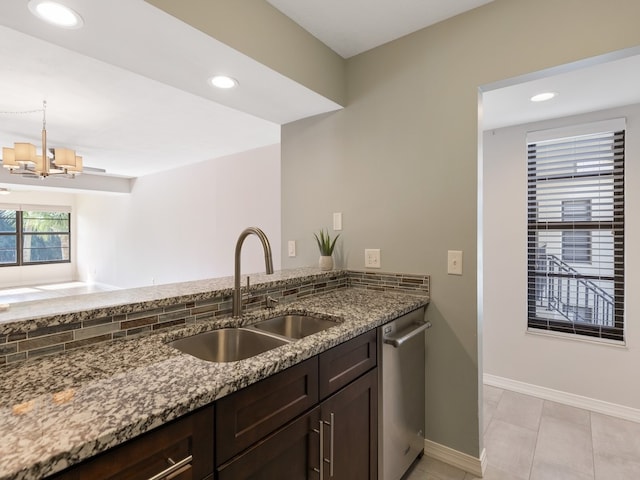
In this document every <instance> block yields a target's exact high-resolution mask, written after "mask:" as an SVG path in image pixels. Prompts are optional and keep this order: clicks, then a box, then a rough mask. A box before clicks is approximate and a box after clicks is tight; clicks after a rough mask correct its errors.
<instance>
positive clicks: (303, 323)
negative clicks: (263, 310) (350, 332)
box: [254, 315, 338, 338]
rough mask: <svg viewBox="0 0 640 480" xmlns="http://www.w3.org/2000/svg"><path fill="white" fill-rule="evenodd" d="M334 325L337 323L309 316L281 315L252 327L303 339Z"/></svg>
mask: <svg viewBox="0 0 640 480" xmlns="http://www.w3.org/2000/svg"><path fill="white" fill-rule="evenodd" d="M336 325H338V323H337V322H334V321H332V320H327V319H325V318H319V317H314V316H311V315H282V316H279V317H275V318H270V319H269V320H264V321H262V322H260V323H256V324H255V325H254V327H255V328H257V329H259V330H264V331H265V332H270V333H275V334H277V335H283V336H285V337H289V338H303V337H306V336H308V335H313V334H314V333H318V332H321V331H323V330H326V329H327V328H331V327H334V326H336Z"/></svg>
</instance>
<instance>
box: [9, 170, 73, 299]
mask: <svg viewBox="0 0 640 480" xmlns="http://www.w3.org/2000/svg"><path fill="white" fill-rule="evenodd" d="M43 181H44V182H55V181H56V179H47V180H43ZM5 187H6V188H8V189H9V190H10V191H11V193H10V194H9V195H6V196H2V197H0V202H1V203H3V204H8V205H12V204H17V205H19V204H22V203H25V204H30V205H61V206H68V207H71V262H70V263H56V264H52V265H27V266H21V267H2V268H0V288H5V287H15V286H20V285H37V284H43V283H54V282H69V281H72V280H76V279H77V268H76V266H77V261H76V259H77V255H76V253H77V245H76V244H75V242H74V239H75V237H76V233H77V228H76V224H77V222H76V195H74V194H70V193H58V192H48V191H22V190H16V189H15V186H14V185H5Z"/></svg>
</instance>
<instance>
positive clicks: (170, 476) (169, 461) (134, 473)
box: [51, 406, 214, 480]
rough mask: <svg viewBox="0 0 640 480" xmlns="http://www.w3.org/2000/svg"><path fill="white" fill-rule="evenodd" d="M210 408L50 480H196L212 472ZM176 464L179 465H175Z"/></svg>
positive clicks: (211, 416)
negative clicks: (159, 477) (150, 479)
mask: <svg viewBox="0 0 640 480" xmlns="http://www.w3.org/2000/svg"><path fill="white" fill-rule="evenodd" d="M213 420H214V419H213V407H211V406H210V407H205V408H203V409H200V410H198V411H197V412H195V413H192V414H189V415H187V416H185V417H183V418H180V419H178V420H174V421H173V422H170V423H168V424H166V425H163V426H162V427H159V428H157V429H155V430H152V431H151V432H149V433H145V434H143V435H141V436H140V437H137V438H135V439H133V440H130V441H128V442H126V443H123V444H122V445H119V446H117V447H114V448H112V449H111V450H108V451H106V452H104V453H102V454H100V455H98V456H96V457H94V458H92V459H89V460H87V461H85V462H83V463H80V464H78V465H76V466H73V467H70V468H69V469H67V470H65V471H64V472H61V473H59V474H56V475H54V476H53V477H52V478H51V480H84V479H91V480H143V479H144V480H146V479H148V478H152V477H153V476H154V475H158V474H159V473H160V472H166V474H165V475H164V476H163V477H162V478H163V479H164V480H190V479H194V480H198V479H202V478H204V477H206V476H207V475H209V474H211V473H212V472H213V430H214V425H213ZM176 464H179V465H176Z"/></svg>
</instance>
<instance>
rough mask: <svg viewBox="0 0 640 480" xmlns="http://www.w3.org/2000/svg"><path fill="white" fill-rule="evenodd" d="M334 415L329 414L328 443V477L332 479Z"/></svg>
mask: <svg viewBox="0 0 640 480" xmlns="http://www.w3.org/2000/svg"><path fill="white" fill-rule="evenodd" d="M335 423H336V422H335V415H334V414H333V412H332V413H331V426H330V429H331V430H330V435H331V442H330V443H329V477H331V478H333V426H334V425H335Z"/></svg>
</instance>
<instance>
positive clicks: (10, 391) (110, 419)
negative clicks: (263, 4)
mask: <svg viewBox="0 0 640 480" xmlns="http://www.w3.org/2000/svg"><path fill="white" fill-rule="evenodd" d="M283 281H284V279H283ZM110 293H112V292H110ZM153 295H156V293H154V294H153ZM137 298H140V296H138V297H137ZM427 303H428V297H427V296H418V295H409V294H403V293H397V292H386V291H372V290H364V289H359V288H345V289H339V290H335V291H332V292H329V293H325V294H321V295H317V296H312V297H307V298H305V299H302V300H297V301H295V302H292V303H290V304H288V305H285V306H281V307H278V308H276V309H274V310H269V311H267V310H260V311H257V312H253V313H251V314H248V315H247V316H245V317H243V318H241V319H231V318H226V319H218V320H208V321H200V322H196V323H195V324H190V325H188V326H186V327H180V328H176V329H173V330H169V331H164V332H163V333H156V334H153V335H149V336H147V337H141V338H134V339H122V340H117V341H113V342H111V343H107V344H98V345H95V346H92V347H87V348H83V349H78V350H74V351H70V352H68V353H64V354H60V355H55V356H50V357H44V358H41V359H38V360H35V361H29V362H25V363H22V364H19V365H15V366H10V367H7V368H6V369H4V370H3V371H2V376H3V377H2V383H1V384H0V430H1V431H2V439H1V440H0V480H2V479H13V480H19V479H37V478H42V477H44V476H46V475H49V474H52V473H55V472H57V471H61V470H63V469H64V468H66V467H68V466H69V465H72V464H75V463H78V462H80V461H82V460H84V459H86V458H89V457H91V456H93V455H95V454H97V453H99V452H102V451H104V450H106V449H108V448H110V447H113V446H115V445H117V444H120V443H122V442H124V441H126V440H129V439H131V438H133V437H135V436H137V435H140V434H142V433H144V432H147V431H149V430H151V429H153V428H155V427H158V426H160V425H162V424H163V423H165V422H167V421H170V420H172V419H175V418H177V417H179V416H181V415H184V414H186V413H188V412H190V411H193V410H195V409H197V408H199V407H202V406H205V405H207V404H209V403H211V402H213V401H215V400H216V399H218V398H221V397H223V396H225V395H227V394H229V393H231V392H234V391H236V390H239V389H241V388H243V387H246V386H247V385H250V384H252V383H255V382H257V381H259V380H261V379H263V378H266V377H268V376H269V375H272V374H274V373H276V372H279V371H281V370H284V369H285V368H288V367H290V366H292V365H295V364H296V363H299V362H301V361H303V360H305V359H307V358H310V357H312V356H314V355H317V354H318V353H320V352H322V351H324V350H327V349H329V348H331V347H333V346H335V345H338V344H340V343H342V342H344V341H346V340H349V339H351V338H353V337H355V336H357V335H359V334H361V333H364V332H366V331H368V330H371V329H373V328H375V327H377V326H379V325H381V324H383V323H386V322H387V321H389V320H392V319H394V318H396V317H398V316H400V315H402V314H404V313H407V312H409V311H412V310H415V309H416V308H420V307H422V306H424V305H426V304H427ZM283 312H297V313H302V312H306V313H316V314H320V315H324V316H327V317H330V318H334V319H340V320H341V322H340V323H338V324H337V325H336V326H335V327H332V328H330V329H328V330H325V331H323V332H320V333H317V334H315V335H311V336H309V337H306V338H303V339H301V340H297V341H293V342H291V343H288V344H286V345H283V346H281V347H278V348H276V349H274V350H270V351H267V352H265V353H262V354H260V355H257V356H255V357H252V358H249V359H246V360H241V361H238V362H232V363H211V362H206V361H203V360H199V359H197V358H195V357H192V356H190V355H187V354H183V353H181V352H179V351H178V350H176V349H174V348H172V347H170V346H168V345H166V343H167V342H169V341H171V340H174V339H176V338H180V337H183V336H187V335H192V334H195V333H198V332H202V331H207V330H211V329H214V328H220V327H225V326H238V325H248V324H251V323H255V322H256V321H258V320H260V319H264V318H269V317H272V316H276V315H278V314H280V313H283Z"/></svg>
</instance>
